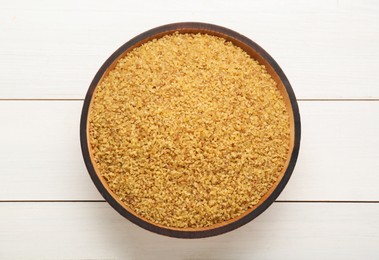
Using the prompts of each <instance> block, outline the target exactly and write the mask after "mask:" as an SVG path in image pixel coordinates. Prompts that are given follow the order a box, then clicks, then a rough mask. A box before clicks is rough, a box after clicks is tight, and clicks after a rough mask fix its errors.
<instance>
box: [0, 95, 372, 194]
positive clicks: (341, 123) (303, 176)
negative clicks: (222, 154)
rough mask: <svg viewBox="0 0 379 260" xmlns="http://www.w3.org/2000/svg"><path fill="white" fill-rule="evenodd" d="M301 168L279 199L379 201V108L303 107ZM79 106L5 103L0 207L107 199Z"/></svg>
mask: <svg viewBox="0 0 379 260" xmlns="http://www.w3.org/2000/svg"><path fill="white" fill-rule="evenodd" d="M299 105H300V113H301V120H302V140H301V148H300V155H299V159H298V164H297V166H296V168H295V171H294V173H293V176H292V178H291V180H290V182H289V184H288V186H287V187H286V188H285V189H284V191H283V193H282V195H281V196H280V197H279V199H280V200H344V201H346V200H347V201H350V200H379V189H378V188H377V185H376V184H377V183H379V174H378V169H379V160H377V158H379V150H378V149H377V147H379V135H378V133H379V124H378V123H377V115H378V114H379V102H375V101H372V102H358V101H355V102H342V101H333V102H329V101H328V102H325V101H318V102H314V101H312V102H309V101H308V102H299ZM81 107H82V102H81V101H27V102H25V101H2V102H0V122H1V127H0V143H1V146H0V158H3V160H2V162H1V164H0V172H1V173H2V181H1V185H0V186H1V189H0V200H99V199H102V198H101V196H100V195H99V193H98V192H97V190H96V189H95V187H94V185H93V184H92V181H91V179H90V178H89V176H88V174H87V171H86V168H85V166H84V163H83V160H82V155H81V150H80V141H79V119H80V113H81Z"/></svg>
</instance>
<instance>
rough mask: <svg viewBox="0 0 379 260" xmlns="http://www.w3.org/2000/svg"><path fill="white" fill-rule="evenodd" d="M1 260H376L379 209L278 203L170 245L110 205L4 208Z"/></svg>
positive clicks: (0, 216)
mask: <svg viewBox="0 0 379 260" xmlns="http://www.w3.org/2000/svg"><path fill="white" fill-rule="evenodd" d="M0 211H1V212H2V213H1V214H0V223H1V224H0V233H1V236H0V258H1V259H31V258H32V259H291V260H293V259H344V260H347V259H378V258H379V250H378V247H377V246H378V244H379V235H378V234H379V222H378V221H377V216H378V215H379V204H344V203H343V204H334V203H274V204H273V205H272V206H271V207H270V208H269V209H268V210H267V211H266V212H265V213H263V215H261V216H260V217H258V218H257V219H255V220H254V221H253V222H250V223H249V224H247V225H245V226H243V227H241V228H239V229H237V230H235V231H233V232H230V233H227V234H223V235H220V236H218V237H212V238H207V239H197V240H184V239H175V238H167V237H164V236H160V235H156V234H153V233H150V232H148V231H145V230H144V229H142V228H140V227H138V226H136V225H134V224H132V223H130V222H129V221H127V220H125V219H124V218H123V217H122V216H120V215H118V214H117V213H116V212H115V211H114V210H113V209H112V208H110V206H108V204H107V203H101V202H97V203H96V202H95V203H78V202H76V203H0Z"/></svg>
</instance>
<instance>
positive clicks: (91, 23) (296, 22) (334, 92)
mask: <svg viewBox="0 0 379 260" xmlns="http://www.w3.org/2000/svg"><path fill="white" fill-rule="evenodd" d="M0 18H1V19H0V31H1V34H0V71H1V72H2V76H1V77H0V86H1V88H0V98H14V99H15V98H26V99H28V98H84V96H85V92H86V89H87V88H88V86H89V83H90V81H91V80H92V78H93V76H94V75H95V73H96V71H97V70H98V68H99V67H100V65H101V64H102V63H103V62H104V61H105V59H106V58H107V57H108V56H109V55H110V54H111V53H112V52H113V51H114V50H116V49H117V48H118V47H119V46H120V45H121V44H123V43H124V42H126V41H127V40H129V39H130V38H132V37H133V36H135V35H137V34H139V33H141V32H143V31H145V30H148V29H150V28H153V27H156V26H159V25H162V24H166V23H172V22H177V21H203V22H209V23H215V24H219V25H222V26H225V27H229V28H231V29H234V30H236V31H238V32H240V33H242V34H244V35H246V36H248V37H250V38H251V39H253V40H255V41H256V42H257V43H258V44H260V45H261V46H263V47H264V48H265V49H266V50H267V51H268V52H269V53H270V54H272V56H273V57H274V58H275V59H276V60H277V61H278V63H279V64H280V65H281V67H282V68H283V70H284V71H285V72H286V74H287V76H288V77H289V79H290V81H291V82H292V84H293V87H294V89H295V92H296V94H297V96H298V98H379V88H378V87H377V82H378V81H379V74H378V73H376V68H378V66H379V48H378V47H377V46H378V45H379V3H378V2H374V1H327V0H322V1H314V2H312V3H308V2H304V1H296V3H295V4H294V3H291V4H288V3H287V2H286V1H284V2H283V1H279V0H277V1H264V2H255V1H249V0H243V1H238V2H233V3H232V2H230V1H217V2H215V1H206V2H204V1H190V2H188V3H186V2H182V3H180V4H178V3H177V2H176V1H173V0H168V1H164V3H162V2H157V1H153V0H148V1H133V2H132V3H129V2H125V1H121V0H116V1H114V2H113V4H111V5H110V4H108V2H106V1H97V2H94V1H89V0H82V1H74V0H68V1H60V2H49V1H44V0H38V1H33V2H27V1H20V0H19V1H5V2H4V1H3V2H2V3H1V4H0Z"/></svg>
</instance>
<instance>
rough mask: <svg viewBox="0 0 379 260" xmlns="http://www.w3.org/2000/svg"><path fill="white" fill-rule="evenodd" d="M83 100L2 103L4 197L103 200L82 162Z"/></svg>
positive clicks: (0, 129)
mask: <svg viewBox="0 0 379 260" xmlns="http://www.w3.org/2000/svg"><path fill="white" fill-rule="evenodd" d="M81 106H82V102H80V101H79V102H75V101H70V102H66V101H64V102H63V101H44V102H40V101H28V102H23V101H3V102H0V122H1V127H0V143H1V146H0V158H3V159H2V160H1V162H2V163H1V164H0V172H1V173H2V177H3V179H2V181H1V184H0V186H1V189H0V194H1V195H0V198H1V199H3V200H39V199H74V198H76V199H84V200H85V199H101V196H100V195H99V194H98V192H97V190H96V189H95V187H94V185H93V184H92V181H91V179H90V177H89V175H88V174H87V171H86V168H85V166H84V163H83V159H82V155H81V150H80V140H79V121H80V111H81Z"/></svg>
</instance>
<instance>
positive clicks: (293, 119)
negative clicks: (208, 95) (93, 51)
mask: <svg viewBox="0 0 379 260" xmlns="http://www.w3.org/2000/svg"><path fill="white" fill-rule="evenodd" d="M175 32H178V33H203V34H208V35H213V36H218V37H221V38H224V39H226V40H227V41H230V42H232V43H233V44H234V45H236V46H238V47H240V48H242V49H243V50H244V51H245V52H246V53H248V54H249V55H250V56H251V57H252V58H253V59H255V60H257V61H258V62H259V63H260V64H262V65H264V66H265V67H266V70H267V72H268V73H269V74H270V75H271V77H272V79H273V80H274V81H275V82H276V84H277V87H278V89H279V91H280V93H281V95H282V96H283V99H284V101H285V104H286V108H287V111H288V112H289V121H290V145H289V153H288V158H287V160H286V163H285V166H284V168H283V170H282V171H281V172H280V175H279V178H278V179H277V181H276V183H275V184H274V185H273V186H272V187H271V189H270V190H269V191H268V192H267V193H266V194H265V195H264V196H263V197H262V198H261V199H260V201H259V202H258V204H256V205H255V206H254V207H252V208H250V209H249V210H247V211H246V212H245V213H243V214H242V215H240V216H238V217H235V218H232V219H229V220H228V221H224V222H221V223H216V224H214V225H211V226H208V227H201V228H173V227H167V226H163V225H160V224H156V223H153V222H151V221H150V220H148V219H146V218H144V217H142V216H139V215H137V214H136V213H135V212H133V210H131V209H129V208H128V207H127V206H125V205H124V204H123V202H122V201H121V200H120V199H119V198H118V196H117V195H115V194H114V193H113V192H112V191H111V189H110V188H109V187H108V185H107V182H106V180H105V179H104V178H103V177H102V176H101V175H100V174H99V171H98V168H97V166H96V163H95V161H94V157H93V155H92V152H91V146H90V144H89V132H88V131H89V130H88V129H89V125H88V115H89V111H90V110H91V104H92V102H93V96H94V91H95V90H96V87H97V86H98V84H99V82H100V81H101V80H102V78H104V76H106V75H108V73H109V71H110V70H112V69H113V68H114V67H115V65H116V63H117V61H118V60H119V59H120V58H122V57H124V56H125V55H126V54H127V53H128V52H130V51H131V50H133V49H134V48H136V47H139V46H141V45H142V44H144V43H146V42H148V41H150V40H153V39H158V38H161V37H163V36H165V35H169V34H173V33H175ZM80 140H81V148H82V153H83V158H84V162H85V164H86V167H87V169H88V172H89V174H90V177H91V179H92V181H93V182H94V184H95V186H96V187H97V189H98V190H99V192H100V193H101V194H102V196H103V197H104V199H105V200H106V201H107V202H108V203H109V204H110V205H111V206H112V207H113V208H114V209H115V210H116V211H117V212H119V213H120V214H121V215H122V216H124V217H125V218H127V219H129V220H130V221H131V222H133V223H135V224H137V225H138V226H140V227H142V228H144V229H147V230H150V231H152V232H155V233H158V234H162V235H166V236H170V237H178V238H201V237H209V236H215V235H219V234H222V233H225V232H229V231H231V230H234V229H236V228H238V227H240V226H242V225H244V224H246V223H248V222H249V221H251V220H253V219H254V218H256V217H257V216H258V215H260V214H261V213H262V212H263V211H265V210H266V209H267V208H268V207H269V206H270V205H271V204H272V203H273V202H274V201H275V199H276V198H277V197H278V196H279V194H280V193H281V191H282V190H283V189H284V187H285V185H286V184H287V182H288V180H289V179H290V177H291V174H292V172H293V169H294V167H295V164H296V160H297V157H298V153H299V147H300V115H299V109H298V105H297V101H296V97H295V94H294V92H293V90H292V87H291V85H290V83H289V81H288V79H287V77H286V76H285V74H284V73H283V71H282V70H281V68H280V67H279V65H278V64H277V63H276V62H275V60H274V59H273V58H272V57H271V56H270V55H269V54H268V53H267V52H266V51H264V50H263V49H262V48H261V47H260V46H259V45H258V44H256V43H255V42H253V41H252V40H250V39H248V38H246V37H245V36H243V35H241V34H239V33H237V32H235V31H232V30H230V29H227V28H224V27H220V26H217V25H212V24H205V23H195V22H187V23H174V24H168V25H164V26H160V27H157V28H154V29H151V30H149V31H146V32H144V33H142V34H140V35H138V36H136V37H135V38H133V39H131V40H130V41H128V42H127V43H125V44H124V45H122V46H121V47H120V48H119V49H118V50H116V51H115V52H114V53H113V54H112V55H111V56H110V57H109V58H108V59H107V60H106V61H105V63H104V64H103V65H102V66H101V68H100V69H99V71H98V72H97V73H96V75H95V77H94V79H93V81H92V83H91V85H90V86H89V89H88V92H87V95H86V97H85V100H84V105H83V110H82V115H81V123H80Z"/></svg>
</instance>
